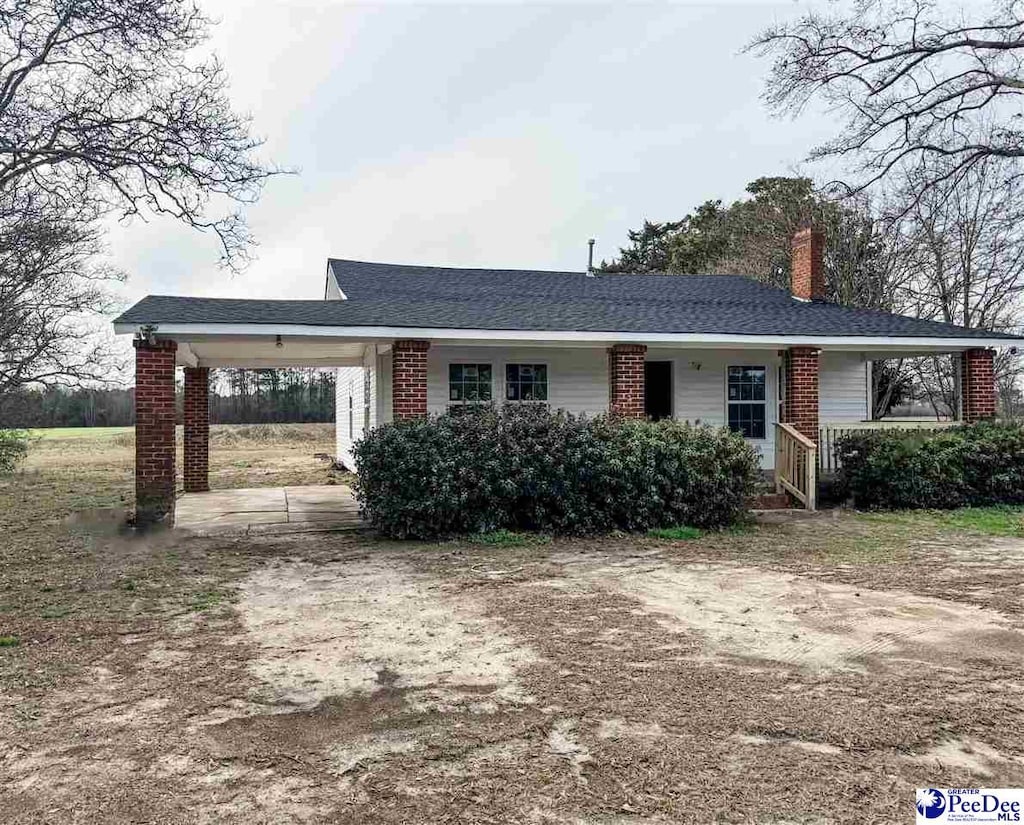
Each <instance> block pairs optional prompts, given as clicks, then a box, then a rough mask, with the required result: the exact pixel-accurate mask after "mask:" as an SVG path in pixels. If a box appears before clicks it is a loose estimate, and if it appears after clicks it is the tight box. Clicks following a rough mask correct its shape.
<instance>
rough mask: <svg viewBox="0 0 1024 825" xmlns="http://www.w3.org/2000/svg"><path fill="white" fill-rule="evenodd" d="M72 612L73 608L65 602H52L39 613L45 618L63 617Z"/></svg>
mask: <svg viewBox="0 0 1024 825" xmlns="http://www.w3.org/2000/svg"><path fill="white" fill-rule="evenodd" d="M70 613H71V608H70V607H68V606H67V605H63V604H52V605H50V606H49V607H44V608H43V612H42V613H40V614H39V615H40V616H42V617H43V618H44V619H63V618H64V617H65V616H67V615H68V614H70Z"/></svg>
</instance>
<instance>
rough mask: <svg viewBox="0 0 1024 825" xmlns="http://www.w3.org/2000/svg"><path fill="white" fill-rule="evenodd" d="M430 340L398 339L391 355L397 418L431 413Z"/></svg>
mask: <svg viewBox="0 0 1024 825" xmlns="http://www.w3.org/2000/svg"><path fill="white" fill-rule="evenodd" d="M429 349H430V342H429V341H395V344H394V348H393V355H392V359H391V411H392V417H393V418H394V420H395V421H398V420H399V419H402V418H425V417H426V415H427V350H429Z"/></svg>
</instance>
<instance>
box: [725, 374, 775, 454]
mask: <svg viewBox="0 0 1024 825" xmlns="http://www.w3.org/2000/svg"><path fill="white" fill-rule="evenodd" d="M766 375H767V370H766V368H765V367H729V373H728V380H727V382H726V383H727V393H728V396H727V397H728V405H729V429H730V430H732V431H733V432H737V433H740V434H742V435H743V437H744V438H764V437H765V420H766V416H765V379H766Z"/></svg>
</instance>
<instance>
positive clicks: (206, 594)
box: [188, 590, 227, 612]
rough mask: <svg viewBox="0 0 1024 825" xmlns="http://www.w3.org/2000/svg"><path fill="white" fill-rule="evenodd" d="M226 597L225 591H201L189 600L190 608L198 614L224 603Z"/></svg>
mask: <svg viewBox="0 0 1024 825" xmlns="http://www.w3.org/2000/svg"><path fill="white" fill-rule="evenodd" d="M226 597H227V593H225V592H224V591H223V590H200V591H199V592H198V593H193V594H192V597H191V598H190V599H189V600H188V608H189V610H194V611H196V612H202V611H204V610H209V609H210V608H212V607H216V606H217V605H219V604H220V603H221V602H223V601H224V599H225V598H226Z"/></svg>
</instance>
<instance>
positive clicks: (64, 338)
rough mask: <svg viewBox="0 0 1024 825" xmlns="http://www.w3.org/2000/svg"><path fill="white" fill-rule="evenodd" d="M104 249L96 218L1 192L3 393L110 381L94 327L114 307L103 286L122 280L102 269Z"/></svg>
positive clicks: (35, 197)
mask: <svg viewBox="0 0 1024 825" xmlns="http://www.w3.org/2000/svg"><path fill="white" fill-rule="evenodd" d="M102 245H103V244H102V234H101V232H100V230H99V228H98V223H97V222H96V220H95V218H94V215H93V214H92V213H91V212H88V211H83V210H82V208H76V209H62V210H55V209H54V207H53V206H52V204H51V203H49V201H48V199H47V198H46V197H45V196H44V195H43V194H42V193H39V192H34V193H25V192H22V191H21V190H20V189H18V188H10V189H6V190H2V191H0V394H3V393H5V392H9V391H10V390H13V389H16V388H18V387H21V386H24V385H26V384H60V383H64V384H67V383H77V382H80V381H98V380H102V379H104V378H105V377H107V376H108V375H109V374H110V368H111V366H112V361H111V351H110V348H109V347H108V346H107V344H106V339H105V338H104V337H103V336H99V335H97V330H96V323H95V321H96V319H97V317H98V316H99V315H101V314H102V313H104V312H106V311H108V310H109V309H110V307H111V301H110V298H109V295H108V293H107V289H106V287H107V286H108V284H109V282H110V281H114V280H119V279H120V278H121V277H122V276H121V274H120V273H119V272H117V271H115V270H112V269H111V268H109V267H108V266H106V265H104V264H103V262H102V252H103V249H102Z"/></svg>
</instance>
